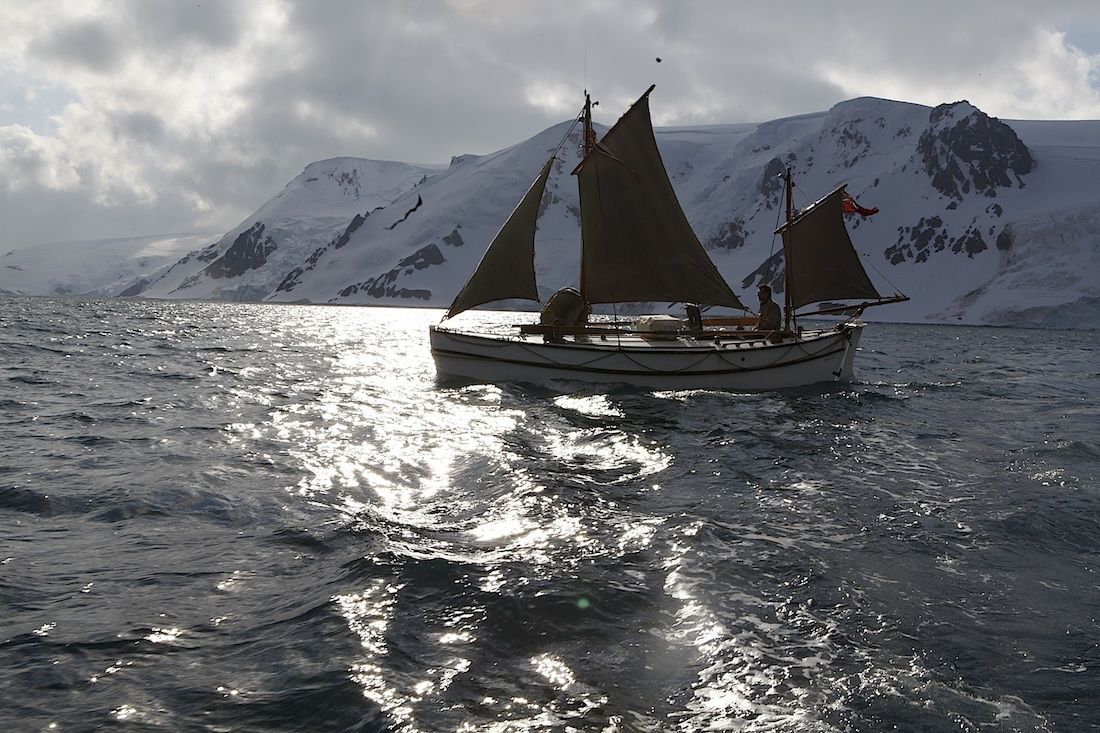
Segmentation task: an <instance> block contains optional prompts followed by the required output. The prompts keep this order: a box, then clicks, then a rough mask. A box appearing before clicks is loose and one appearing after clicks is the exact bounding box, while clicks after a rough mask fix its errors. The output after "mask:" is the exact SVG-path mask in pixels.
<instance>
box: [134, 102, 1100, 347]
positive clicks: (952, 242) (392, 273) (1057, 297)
mask: <svg viewBox="0 0 1100 733" xmlns="http://www.w3.org/2000/svg"><path fill="white" fill-rule="evenodd" d="M653 104H654V105H658V104H659V100H654V102H653ZM571 124H572V123H571V122H569V123H561V124H559V125H555V126H554V127H551V128H549V129H547V130H545V131H543V132H541V133H539V134H538V135H535V136H534V137H532V138H531V139H529V140H526V141H524V142H522V143H519V144H517V145H513V146H510V147H508V148H505V149H503V150H500V151H498V152H496V153H492V154H490V155H484V156H477V155H463V156H456V157H455V158H453V159H452V161H451V163H450V165H449V166H447V167H446V168H443V167H441V166H440V167H430V166H406V165H404V164H400V163H379V162H377V161H366V160H361V159H355V158H338V159H333V160H329V161H321V162H319V163H314V164H312V165H310V166H309V167H307V169H306V170H305V171H304V172H303V173H302V174H301V175H300V176H298V177H297V178H295V179H294V180H293V181H291V182H290V184H288V185H287V187H286V189H284V191H282V192H281V193H280V194H279V195H278V196H276V197H275V198H274V199H272V200H271V201H269V202H268V203H267V204H265V205H264V206H263V207H261V209H260V210H259V211H257V213H256V214H255V215H253V216H251V217H249V218H248V219H246V220H245V221H244V222H242V223H241V225H240V226H238V227H237V228H236V229H234V230H232V231H230V232H228V233H227V234H226V235H225V236H224V237H223V238H222V239H221V240H219V241H218V242H216V243H215V244H213V245H210V246H209V247H207V248H206V249H204V250H200V251H197V252H193V253H192V254H191V255H189V256H188V257H186V258H184V259H183V260H181V261H180V262H178V263H177V264H176V265H175V266H173V267H172V268H170V269H169V270H168V271H167V272H165V273H163V275H162V277H161V278H160V279H159V280H158V281H157V282H155V283H153V284H152V285H151V286H149V287H148V288H147V289H146V290H145V291H144V292H143V293H142V294H143V295H151V296H157V297H171V298H222V299H249V300H270V301H276V302H316V303H356V304H375V305H388V304H393V305H402V304H404V305H429V306H440V307H443V306H446V305H448V304H449V303H450V301H451V299H452V298H453V297H454V295H455V293H457V291H458V290H459V289H460V288H461V287H462V285H463V283H464V282H465V280H466V279H467V278H468V277H469V275H470V273H471V272H472V270H473V268H474V267H475V266H476V264H477V262H478V261H479V259H480V258H481V255H482V254H483V253H484V251H485V247H486V246H487V244H488V242H489V241H490V240H491V239H492V237H493V236H494V234H495V233H496V231H497V230H498V229H499V227H500V226H501V225H502V224H503V222H504V220H505V219H506V217H507V215H508V213H509V212H510V211H511V210H512V208H513V207H514V206H515V205H516V204H517V203H518V201H519V199H520V198H521V197H522V195H523V193H524V192H525V191H526V189H527V188H528V186H529V185H530V184H531V181H532V180H533V179H534V177H535V176H536V175H537V173H538V170H539V168H540V167H541V165H542V164H543V162H545V160H546V157H547V155H548V154H549V152H550V151H551V150H553V149H554V147H555V146H556V145H557V144H558V142H559V141H560V140H561V139H562V137H563V136H564V135H565V134H566V131H567V130H569V128H570V126H571ZM600 132H601V133H602V132H603V130H600ZM656 137H657V143H658V146H659V147H660V150H661V154H662V157H663V159H664V162H665V167H666V168H667V170H668V172H669V176H670V178H671V180H672V183H673V186H674V187H675V188H676V191H677V194H678V196H679V198H680V201H681V204H682V205H683V208H684V211H685V213H686V214H687V216H688V218H689V220H690V221H691V222H692V225H693V226H694V227H695V230H696V232H697V233H698V235H699V238H700V241H702V242H703V244H704V246H705V247H707V248H708V250H710V253H711V256H712V258H713V259H714V261H715V263H716V265H717V266H718V267H719V269H720V270H721V271H722V273H723V274H724V275H725V276H726V278H727V279H728V280H729V282H730V283H731V285H732V286H733V287H734V289H735V290H738V291H740V292H741V293H743V294H745V299H746V302H752V300H753V298H752V297H751V295H752V290H753V289H754V287H755V285H756V284H757V283H759V282H762V281H769V282H772V283H773V284H774V285H775V286H776V287H779V288H781V287H782V269H781V268H782V263H781V258H780V257H779V256H778V253H779V250H780V249H781V247H780V243H779V242H778V240H777V239H776V238H775V237H774V236H773V234H772V232H773V230H774V229H775V226H776V224H777V223H778V220H779V217H780V216H781V214H782V208H783V204H782V187H781V185H780V183H779V181H778V179H777V177H776V176H777V174H778V173H779V172H780V171H781V170H782V169H783V168H784V167H785V166H788V165H790V166H791V167H792V168H793V171H794V175H795V181H796V184H797V191H796V200H797V203H798V204H799V205H800V206H803V205H806V204H808V203H810V202H811V201H812V200H813V199H816V198H818V197H820V196H822V195H824V194H825V193H827V192H829V191H830V190H832V189H833V188H835V187H836V186H837V185H840V184H842V183H846V184H847V185H848V191H849V192H850V193H851V194H852V195H853V196H855V197H856V198H857V199H859V200H860V202H861V203H863V204H864V205H866V206H876V207H878V208H879V209H880V213H879V214H877V215H875V216H873V217H869V218H865V219H859V218H854V219H853V220H851V221H850V222H849V229H850V231H851V232H852V239H853V241H854V243H855V244H856V247H857V249H859V250H860V252H861V253H862V254H863V256H864V258H865V263H866V265H867V269H868V271H869V272H870V273H871V276H872V279H873V280H874V281H875V282H876V285H877V286H878V287H879V289H880V292H882V293H883V294H890V293H893V292H894V291H895V288H896V289H897V290H900V291H902V292H905V293H906V294H908V295H909V296H910V297H911V298H912V300H911V301H910V302H908V303H904V304H900V305H895V306H890V307H888V308H881V309H873V310H871V311H869V312H868V313H867V317H869V318H874V319H884V320H895V321H912V322H959V323H991V324H1010V323H1024V324H1033V325H1046V326H1065V327H1083V328H1096V327H1097V326H1098V325H1100V307H1098V305H1097V304H1098V303H1100V277H1097V275H1098V274H1100V264H1098V263H1100V253H1098V251H1097V249H1098V246H1100V245H1098V244H1097V243H1098V241H1100V213H1098V212H1100V121H1083V122H1058V121H1054V122H1038V121H1013V122H1009V123H1006V122H1002V121H1000V120H997V119H995V118H991V117H989V116H987V115H985V114H984V113H983V112H982V111H981V110H979V109H977V108H975V107H974V106H973V105H971V104H969V103H968V102H965V101H964V102H956V103H953V104H945V105H940V106H939V107H936V108H929V107H925V106H922V105H916V104H909V103H904V102H894V101H888V100H883V99H874V98H859V99H853V100H849V101H847V102H843V103H840V104H838V105H836V106H834V107H833V108H832V109H830V110H828V111H826V112H821V113H814V114H808V115H801V116H798V117H792V118H785V119H781V120H774V121H771V122H766V123H763V124H759V125H750V124H741V125H717V126H707V127H676V128H663V129H658V130H657V131H656ZM569 138H570V139H569V140H567V142H566V145H565V146H564V148H563V152H562V153H561V154H560V159H559V160H557V161H556V162H555V164H554V167H553V170H552V173H551V176H550V179H549V181H548V184H547V194H546V197H545V198H544V200H543V204H542V214H541V218H540V221H539V231H538V234H537V237H536V246H537V250H538V254H537V257H536V266H537V270H538V278H539V287H540V292H541V293H542V295H543V296H546V295H548V294H549V293H551V292H553V291H554V290H555V289H557V288H558V287H561V286H564V285H575V284H576V278H577V270H578V262H579V251H578V241H579V204H578V200H577V191H576V181H575V179H574V178H573V177H572V176H571V175H570V172H571V171H572V169H573V167H574V165H575V164H576V162H577V150H578V148H579V133H578V132H577V130H575V129H574V130H572V132H571V133H570V135H569ZM662 305H665V304H662Z"/></svg>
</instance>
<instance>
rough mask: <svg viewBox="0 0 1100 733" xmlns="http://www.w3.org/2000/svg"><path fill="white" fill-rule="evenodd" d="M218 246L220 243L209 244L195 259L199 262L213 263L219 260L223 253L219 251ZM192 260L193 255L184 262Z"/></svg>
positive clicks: (188, 256)
mask: <svg viewBox="0 0 1100 733" xmlns="http://www.w3.org/2000/svg"><path fill="white" fill-rule="evenodd" d="M218 244H219V243H218V242H214V243H213V244H208V245H207V246H206V247H204V248H203V249H202V251H200V252H199V253H198V254H197V255H195V259H196V260H198V261H199V262H213V261H214V260H216V259H218V255H220V254H221V251H220V250H219V249H218ZM190 259H191V255H187V257H185V258H184V259H183V261H184V262H187V261H188V260H190Z"/></svg>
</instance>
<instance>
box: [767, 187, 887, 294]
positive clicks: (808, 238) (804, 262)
mask: <svg viewBox="0 0 1100 733" xmlns="http://www.w3.org/2000/svg"><path fill="white" fill-rule="evenodd" d="M844 195H845V194H844V186H841V187H839V188H837V189H836V190H835V191H833V192H832V193H830V194H829V195H828V196H826V197H825V198H823V199H821V200H820V201H818V202H817V203H815V204H813V205H812V206H810V207H808V208H807V209H806V210H805V211H803V212H802V213H801V214H799V215H798V216H796V217H795V218H794V219H792V220H791V221H789V222H787V223H786V224H784V225H783V226H781V227H780V228H779V229H778V230H777V231H778V232H780V233H781V234H782V235H783V259H784V261H785V262H786V267H787V280H786V282H787V292H788V303H789V305H790V307H791V308H801V307H802V306H804V305H808V304H810V303H819V302H821V301H824V300H849V299H855V298H871V299H875V300H881V299H882V296H881V295H879V293H878V291H877V290H875V286H874V285H873V284H872V283H871V279H870V278H869V277H868V276H867V271H866V270H864V269H863V265H862V264H861V263H860V261H859V255H858V254H857V253H856V250H855V247H853V246H852V240H851V238H850V237H849V236H848V230H847V229H846V228H845V226H844V213H843V197H844Z"/></svg>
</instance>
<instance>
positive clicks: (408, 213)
mask: <svg viewBox="0 0 1100 733" xmlns="http://www.w3.org/2000/svg"><path fill="white" fill-rule="evenodd" d="M423 203H424V198H423V197H422V196H417V197H416V206H414V207H412V208H411V209H409V210H408V211H406V212H405V215H404V216H403V217H401V218H400V219H398V220H397V221H395V222H394V223H393V224H390V225H389V226H388V227H386V229H393V228H394V227H395V226H397V225H398V224H400V223H401V222H403V221H405V220H406V219H408V218H409V217H410V216H411V215H412V213H413V212H414V211H416V210H417V209H419V208H420V206H421V205H422V204H423Z"/></svg>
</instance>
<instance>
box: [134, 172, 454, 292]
mask: <svg viewBox="0 0 1100 733" xmlns="http://www.w3.org/2000/svg"><path fill="white" fill-rule="evenodd" d="M441 168H442V166H425V165H411V164H407V163H394V162H390V161H380V160H364V159H362V158H332V159H330V160H322V161H318V162H316V163H311V164H309V165H308V166H306V169H305V170H304V171H302V172H301V173H300V174H298V176H297V177H296V178H294V180H292V181H291V182H290V183H288V184H287V185H286V187H285V188H283V190H282V191H280V192H279V193H278V194H277V195H276V196H275V197H274V198H272V199H271V200H270V201H268V202H267V203H266V204H264V205H263V206H261V207H260V209H259V210H258V211H257V212H256V213H255V214H253V215H252V216H250V217H248V218H247V219H245V220H244V221H243V222H241V223H240V224H239V225H237V226H236V227H235V228H233V229H231V230H230V231H229V232H227V233H226V234H225V236H223V237H221V239H219V240H217V241H215V242H213V243H212V244H210V245H208V246H206V247H204V248H203V249H201V250H197V251H194V252H191V253H190V254H188V255H187V256H186V257H184V258H183V259H181V260H179V261H178V262H176V263H175V264H174V265H172V266H171V267H169V268H166V269H165V270H164V271H162V272H161V273H159V275H158V277H156V278H155V279H154V281H153V282H150V283H146V284H145V285H144V286H140V285H138V286H136V287H134V288H132V289H130V290H129V291H128V292H126V293H124V294H125V295H139V294H140V295H142V296H146V297H150V296H152V297H161V298H189V299H214V300H264V299H265V298H268V297H269V296H271V294H272V293H274V292H275V291H276V288H277V287H278V286H279V284H280V283H281V282H282V281H283V279H284V278H285V277H286V276H287V274H288V273H289V272H290V271H292V270H293V269H294V268H296V267H298V266H299V265H301V264H302V262H303V261H304V260H305V259H306V258H307V257H308V256H309V255H310V254H311V253H312V252H313V251H314V250H315V249H317V248H318V247H320V246H323V245H326V244H329V243H331V242H332V241H333V239H334V238H336V237H338V236H339V235H340V233H341V232H344V231H346V230H347V229H348V228H349V226H350V225H351V222H354V221H356V217H364V216H366V215H368V214H369V213H370V212H371V211H373V210H376V209H379V208H381V207H384V206H386V205H387V204H389V203H390V202H392V201H393V200H394V199H396V198H398V197H399V196H400V195H401V194H402V193H403V192H405V191H408V190H409V189H411V188H412V187H413V186H414V185H416V183H417V182H418V181H421V180H423V179H424V178H425V177H426V176H428V175H429V174H431V173H435V172H437V171H438V170H440V169H441ZM353 230H354V229H353Z"/></svg>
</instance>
